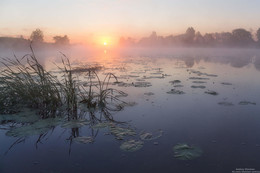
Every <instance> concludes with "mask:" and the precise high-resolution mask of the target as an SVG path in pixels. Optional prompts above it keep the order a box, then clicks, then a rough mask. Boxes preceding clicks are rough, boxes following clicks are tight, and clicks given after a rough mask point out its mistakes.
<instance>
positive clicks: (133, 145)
mask: <svg viewBox="0 0 260 173" xmlns="http://www.w3.org/2000/svg"><path fill="white" fill-rule="evenodd" d="M143 144H144V142H143V141H138V140H137V141H136V140H129V141H126V142H124V143H122V144H121V145H120V149H121V150H123V151H128V152H134V151H137V150H139V149H141V148H142V147H143Z"/></svg>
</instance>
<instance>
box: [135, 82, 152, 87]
mask: <svg viewBox="0 0 260 173" xmlns="http://www.w3.org/2000/svg"><path fill="white" fill-rule="evenodd" d="M134 86H135V87H150V86H152V84H151V83H150V82H135V83H134Z"/></svg>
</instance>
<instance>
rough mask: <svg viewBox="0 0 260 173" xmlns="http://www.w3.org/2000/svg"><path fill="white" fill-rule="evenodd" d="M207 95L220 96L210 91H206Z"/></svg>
mask: <svg viewBox="0 0 260 173" xmlns="http://www.w3.org/2000/svg"><path fill="white" fill-rule="evenodd" d="M205 93H206V94H210V95H214V96H216V95H218V93H217V92H216V91H210V90H208V91H205Z"/></svg>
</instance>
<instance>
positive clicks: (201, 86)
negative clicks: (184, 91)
mask: <svg viewBox="0 0 260 173" xmlns="http://www.w3.org/2000/svg"><path fill="white" fill-rule="evenodd" d="M191 88H200V89H204V88H206V87H205V86H203V85H192V86H191Z"/></svg>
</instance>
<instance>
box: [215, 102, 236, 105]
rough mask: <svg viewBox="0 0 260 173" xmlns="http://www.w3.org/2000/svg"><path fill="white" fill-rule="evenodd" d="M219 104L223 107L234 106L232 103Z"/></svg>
mask: <svg viewBox="0 0 260 173" xmlns="http://www.w3.org/2000/svg"><path fill="white" fill-rule="evenodd" d="M218 104H219V105H221V106H234V105H233V103H231V102H219V103H218Z"/></svg>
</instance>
